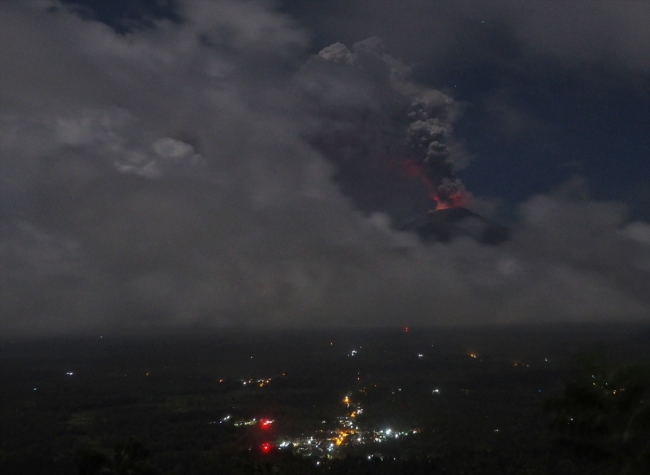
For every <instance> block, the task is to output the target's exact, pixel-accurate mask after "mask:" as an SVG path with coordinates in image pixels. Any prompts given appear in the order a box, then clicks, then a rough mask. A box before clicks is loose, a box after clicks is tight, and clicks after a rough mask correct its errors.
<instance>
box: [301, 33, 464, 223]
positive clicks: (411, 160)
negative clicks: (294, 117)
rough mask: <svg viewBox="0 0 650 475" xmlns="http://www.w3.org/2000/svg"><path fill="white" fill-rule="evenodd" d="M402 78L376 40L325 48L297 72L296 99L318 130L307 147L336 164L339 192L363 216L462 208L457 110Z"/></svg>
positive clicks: (401, 69)
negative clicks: (455, 142) (454, 140)
mask: <svg viewBox="0 0 650 475" xmlns="http://www.w3.org/2000/svg"><path fill="white" fill-rule="evenodd" d="M408 74H409V68H407V67H406V66H405V65H404V64H402V63H401V62H400V61H398V60H397V59H395V58H393V57H391V56H390V55H388V54H385V53H384V52H383V47H382V43H381V41H380V40H379V39H378V38H369V39H367V40H364V41H361V42H359V43H356V44H354V45H353V46H352V48H351V50H349V49H348V48H347V47H346V46H345V45H343V44H341V43H336V44H334V45H331V46H329V47H327V48H325V49H323V50H322V51H321V52H320V53H319V54H318V56H315V57H314V58H312V59H311V60H310V61H309V62H308V63H307V65H306V66H305V68H304V69H303V86H304V89H305V93H304V96H303V97H304V98H305V103H307V104H309V107H310V108H311V110H313V111H315V112H316V115H317V117H318V120H319V124H320V126H319V128H318V132H317V133H316V134H315V138H314V139H313V140H312V143H313V144H314V145H315V146H316V147H317V148H319V149H320V150H321V151H322V152H323V153H324V154H325V155H326V156H327V157H328V158H329V159H330V160H331V161H332V162H334V163H335V164H336V166H337V175H336V176H335V180H336V181H337V183H338V184H339V186H340V187H341V189H342V190H343V192H344V193H346V194H347V195H348V196H350V197H352V198H353V199H354V201H355V202H356V204H357V206H358V207H360V208H362V209H364V210H367V211H383V212H387V213H389V214H390V213H392V212H394V213H395V214H396V215H399V212H400V211H399V210H398V209H397V208H398V207H401V208H402V212H403V210H404V209H407V210H414V209H418V208H419V209H423V208H422V207H424V209H427V208H430V207H431V201H430V200H431V199H433V200H435V201H436V202H437V207H436V209H444V208H449V207H454V206H462V205H463V204H464V203H465V201H466V197H467V193H466V191H465V187H464V186H463V184H462V183H461V181H460V179H459V178H458V177H457V176H456V175H455V173H454V168H455V161H456V159H457V157H455V154H454V153H452V150H450V149H454V148H453V147H450V143H451V142H450V141H451V132H452V122H453V121H454V120H455V119H456V118H457V117H458V116H459V114H458V111H459V106H458V104H457V103H455V102H454V100H453V99H452V98H451V97H449V96H446V95H445V94H443V93H442V92H440V91H437V90H433V89H426V88H423V87H421V86H418V85H416V84H414V83H413V82H411V81H409V80H408V79H407V76H408ZM454 150H455V149H454ZM415 177H419V178H417V179H415ZM423 184H424V185H425V186H423Z"/></svg>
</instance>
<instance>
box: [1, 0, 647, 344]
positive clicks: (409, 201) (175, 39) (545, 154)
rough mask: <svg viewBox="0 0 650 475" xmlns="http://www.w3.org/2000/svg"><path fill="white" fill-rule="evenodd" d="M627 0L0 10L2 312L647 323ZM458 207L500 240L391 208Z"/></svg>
mask: <svg viewBox="0 0 650 475" xmlns="http://www.w3.org/2000/svg"><path fill="white" fill-rule="evenodd" d="M649 24H650V3H648V2H646V1H638V2H636V1H631V0H629V1H596V0H593V1H589V2H585V1H573V2H572V1H562V2H559V1H558V2H548V1H535V0H530V1H527V2H514V1H492V2H483V1H469V0H468V1H454V2H451V1H449V2H447V1H416V0H413V1H400V2H396V1H388V0H372V1H370V0H345V1H344V0H341V1H338V0H333V1H328V2H322V1H317V0H302V1H300V0H294V1H289V0H286V1H277V2H268V1H260V2H256V1H251V2H248V1H213V2H211V1H193V0H192V1H178V2H171V1H154V0H149V1H145V0H140V1H111V2H105V1H99V0H96V1H90V0H87V1H81V0H78V1H66V2H62V3H59V2H49V1H34V2H23V1H20V2H18V1H7V2H2V3H0V63H1V65H2V66H1V67H0V165H1V168H0V200H1V201H0V232H1V234H0V252H1V261H0V271H1V279H2V281H1V282H0V284H1V285H0V306H1V307H0V310H1V314H0V332H2V333H3V334H34V335H36V334H38V335H41V334H74V333H88V332H90V333H94V332H111V331H115V332H123V331H126V332H142V331H153V330H158V329H166V328H204V327H242V328H263V327H266V326H268V327H290V328H295V327H327V326H340V325H353V326H377V325H407V324H408V325H427V324H465V323H511V322H512V323H543V322H555V321H571V322H573V321H578V322H588V321H630V320H636V321H638V320H641V321H648V320H650V292H649V291H648V290H649V288H650V224H649V222H650V138H649V137H650V130H649V128H650V87H649V86H650V29H649V28H648V25H649ZM436 199H437V200H438V201H439V202H440V205H439V206H441V207H443V206H448V205H454V204H456V205H457V204H465V205H466V206H467V207H468V208H470V209H472V210H474V211H476V212H478V213H480V214H482V215H483V216H486V217H488V218H491V219H494V220H496V221H498V222H501V223H503V224H505V225H508V226H509V227H510V229H511V236H512V238H511V239H510V240H509V241H508V242H505V243H502V244H500V245H496V246H494V245H491V246H490V245H482V244H479V243H477V242H475V241H473V240H471V239H458V240H455V241H452V242H449V243H444V244H443V243H439V244H434V245H425V244H423V243H422V242H420V241H419V240H418V238H417V237H416V236H415V235H412V234H411V233H405V232H400V231H398V229H399V228H400V227H401V226H403V225H404V224H406V223H408V222H410V221H411V220H413V219H415V218H417V217H419V216H422V215H424V214H426V213H427V211H428V210H431V209H434V208H435V207H436Z"/></svg>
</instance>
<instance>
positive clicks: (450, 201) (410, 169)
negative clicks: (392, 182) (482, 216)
mask: <svg viewBox="0 0 650 475" xmlns="http://www.w3.org/2000/svg"><path fill="white" fill-rule="evenodd" d="M400 168H401V171H402V173H403V174H404V175H406V176H410V177H419V178H420V179H421V180H422V182H423V183H424V184H425V185H426V186H427V187H428V188H429V190H430V196H431V199H433V200H434V201H435V202H436V203H437V205H436V207H435V211H440V210H442V209H448V208H457V207H459V206H465V205H466V204H467V201H468V198H469V195H468V193H467V191H466V190H465V187H464V186H463V185H462V183H460V181H459V180H457V179H456V178H455V176H454V175H453V176H452V179H449V178H443V179H442V180H439V181H438V180H436V181H434V180H433V179H432V178H431V177H430V176H429V174H427V170H426V169H425V166H424V165H423V164H420V163H417V162H415V161H413V160H405V161H402V162H400Z"/></svg>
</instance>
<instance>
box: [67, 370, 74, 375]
mask: <svg viewBox="0 0 650 475" xmlns="http://www.w3.org/2000/svg"><path fill="white" fill-rule="evenodd" d="M65 374H67V375H68V376H72V375H73V374H74V373H73V372H72V371H70V372H68V373H65Z"/></svg>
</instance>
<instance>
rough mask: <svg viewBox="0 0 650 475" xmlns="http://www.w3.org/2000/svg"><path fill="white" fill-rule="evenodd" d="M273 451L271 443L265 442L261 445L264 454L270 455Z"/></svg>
mask: <svg viewBox="0 0 650 475" xmlns="http://www.w3.org/2000/svg"><path fill="white" fill-rule="evenodd" d="M271 449H273V445H271V443H270V442H264V443H263V444H262V445H260V450H261V451H262V453H263V454H268V453H269V452H271Z"/></svg>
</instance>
